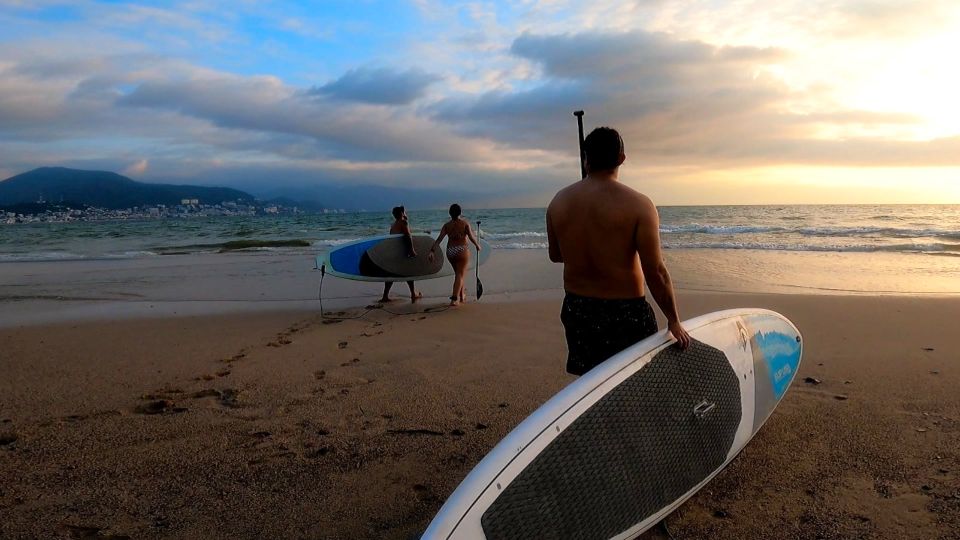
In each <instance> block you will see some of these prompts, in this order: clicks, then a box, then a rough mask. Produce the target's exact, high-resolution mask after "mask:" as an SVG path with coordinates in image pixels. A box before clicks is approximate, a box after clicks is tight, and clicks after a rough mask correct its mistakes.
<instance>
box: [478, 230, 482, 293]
mask: <svg viewBox="0 0 960 540" xmlns="http://www.w3.org/2000/svg"><path fill="white" fill-rule="evenodd" d="M480 223H481V222H480V221H477V243H478V244H479V243H480ZM481 296H483V283H481V282H480V248H477V300H479V299H480V297H481Z"/></svg>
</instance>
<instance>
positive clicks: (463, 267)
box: [428, 204, 481, 306]
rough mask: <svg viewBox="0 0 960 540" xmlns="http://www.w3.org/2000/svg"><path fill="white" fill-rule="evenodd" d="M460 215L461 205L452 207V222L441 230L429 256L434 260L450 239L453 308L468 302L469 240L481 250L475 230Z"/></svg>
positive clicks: (449, 252)
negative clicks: (466, 279) (444, 243)
mask: <svg viewBox="0 0 960 540" xmlns="http://www.w3.org/2000/svg"><path fill="white" fill-rule="evenodd" d="M460 213H461V210H460V205H459V204H451V205H450V221H448V222H446V223H444V224H443V228H442V229H440V236H438V237H437V240H436V242H434V243H433V246H432V247H431V248H430V253H429V255H428V257H429V258H430V260H433V257H434V253H435V252H436V251H437V246H439V245H440V242H442V241H443V238H444V237H449V239H448V240H447V260H448V261H450V264H451V265H453V271H454V272H455V277H454V278H453V294H451V295H450V305H451V306H456V305H459V304H460V303H462V302H466V301H467V287H466V285H465V278H466V275H467V267H468V266H470V248H469V246H467V240H470V241H471V242H473V245H474V246H476V247H477V252H478V253H479V252H480V249H481V248H480V243H479V242H478V241H477V237H476V236H474V234H473V229H471V228H470V222H469V221H467V220H465V219H461V217H460Z"/></svg>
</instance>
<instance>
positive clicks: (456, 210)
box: [450, 203, 463, 219]
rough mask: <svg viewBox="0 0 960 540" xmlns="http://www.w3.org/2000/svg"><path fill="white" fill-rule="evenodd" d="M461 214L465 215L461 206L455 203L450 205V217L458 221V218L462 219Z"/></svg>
mask: <svg viewBox="0 0 960 540" xmlns="http://www.w3.org/2000/svg"><path fill="white" fill-rule="evenodd" d="M461 213H463V211H462V210H460V205H459V204H457V203H453V204H451V205H450V217H452V218H454V219H456V218H458V217H460V214H461Z"/></svg>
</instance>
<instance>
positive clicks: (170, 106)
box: [118, 75, 483, 161]
mask: <svg viewBox="0 0 960 540" xmlns="http://www.w3.org/2000/svg"><path fill="white" fill-rule="evenodd" d="M118 104H120V105H122V106H125V107H128V108H129V109H130V110H131V111H134V110H153V111H172V112H176V113H179V114H180V115H183V116H186V117H191V118H196V119H201V120H205V121H208V122H211V123H213V124H214V125H216V126H218V127H221V128H228V129H238V130H247V131H251V132H259V133H269V134H274V135H281V136H292V137H306V138H309V139H311V140H313V142H314V143H315V146H314V147H313V148H312V151H313V152H315V153H316V154H317V155H320V156H325V157H336V158H344V159H356V160H369V161H389V160H405V161H455V160H470V159H472V158H475V157H478V155H479V154H478V152H482V151H483V145H482V144H479V145H478V144H475V143H470V142H469V141H467V140H465V139H464V138H463V137H458V136H456V135H455V134H453V133H452V131H451V130H450V129H449V128H447V127H446V126H443V125H437V124H433V123H431V122H430V121H429V120H427V119H424V118H420V117H417V116H416V115H414V114H411V113H410V112H396V111H389V110H384V109H383V108H381V107H375V106H371V105H364V104H354V105H344V104H342V103H338V102H336V101H331V100H326V99H317V98H316V97H315V96H314V97H313V98H311V97H308V96H305V95H304V93H303V92H302V91H300V90H298V89H296V88H291V87H288V86H286V85H284V84H283V83H282V82H281V81H279V80H278V79H276V78H274V77H237V76H228V75H222V76H218V77H213V78H197V79H190V80H182V81H177V80H174V81H170V80H167V81H154V82H147V83H144V84H141V85H139V86H138V87H137V88H136V89H135V90H133V91H132V92H130V93H129V94H127V95H125V96H124V97H122V98H121V99H120V100H118Z"/></svg>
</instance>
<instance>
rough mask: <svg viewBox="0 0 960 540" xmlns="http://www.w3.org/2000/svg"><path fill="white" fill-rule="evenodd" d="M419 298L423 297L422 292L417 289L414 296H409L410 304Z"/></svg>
mask: <svg viewBox="0 0 960 540" xmlns="http://www.w3.org/2000/svg"><path fill="white" fill-rule="evenodd" d="M421 298H423V293H422V292H420V291H417V294H416V295H415V296H411V297H410V303H411V304H416V303H417V300H419V299H421Z"/></svg>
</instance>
